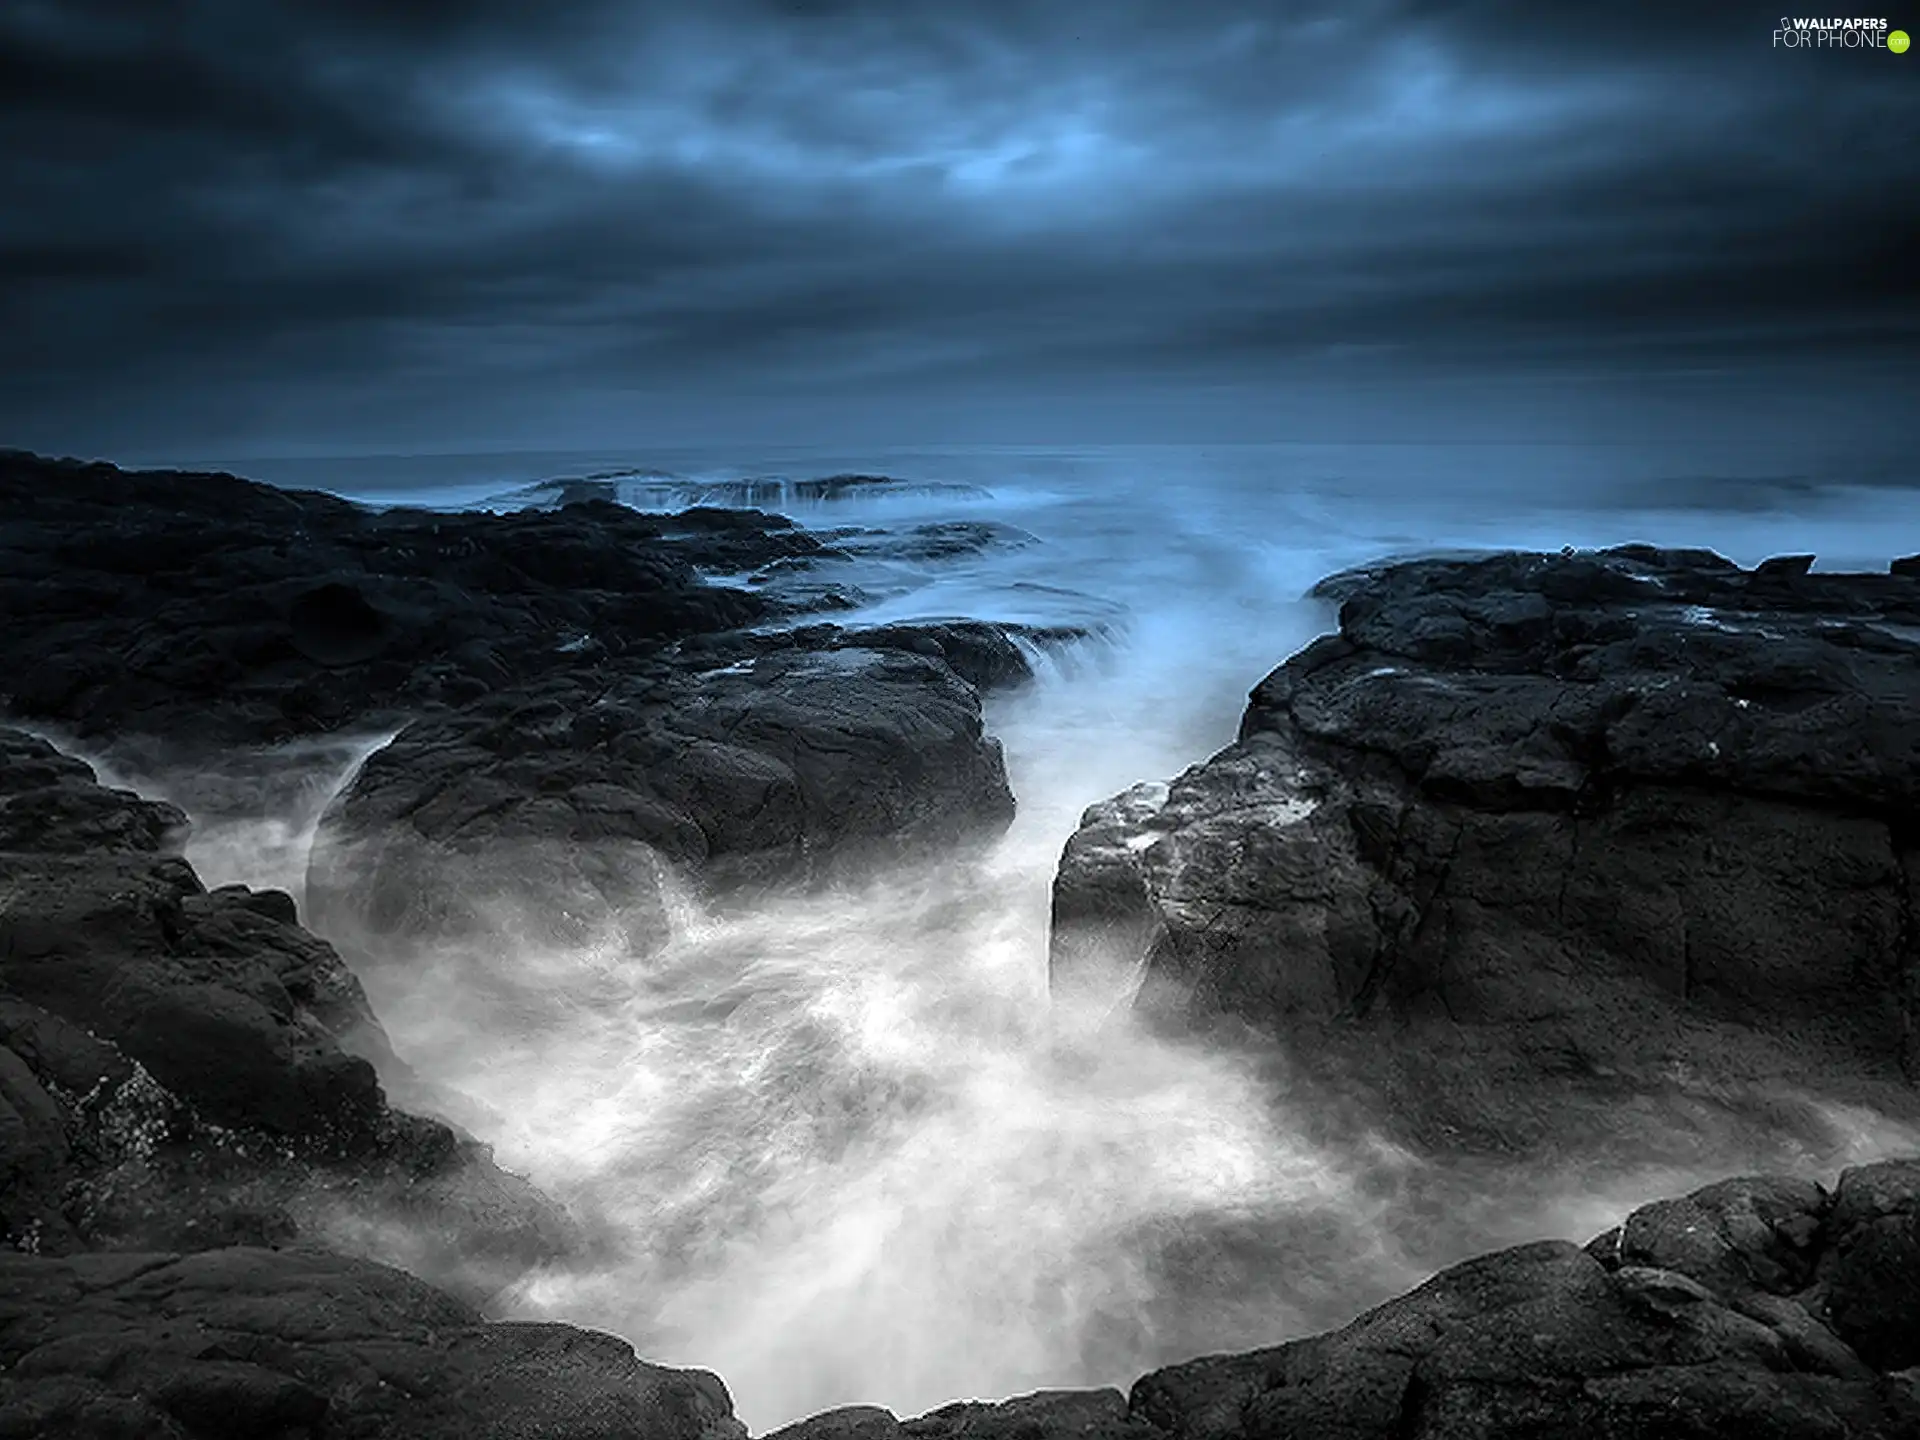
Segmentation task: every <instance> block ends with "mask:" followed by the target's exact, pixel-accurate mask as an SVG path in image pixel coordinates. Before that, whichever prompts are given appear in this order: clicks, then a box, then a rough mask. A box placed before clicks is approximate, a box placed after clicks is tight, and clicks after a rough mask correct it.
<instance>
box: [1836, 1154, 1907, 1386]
mask: <svg viewBox="0 0 1920 1440" xmlns="http://www.w3.org/2000/svg"><path fill="white" fill-rule="evenodd" d="M1827 1229H1828V1233H1827V1234H1826V1236H1825V1237H1824V1239H1825V1242H1826V1246H1827V1250H1826V1255H1825V1257H1824V1259H1823V1261H1822V1264H1821V1268H1820V1285H1821V1289H1822V1291H1823V1293H1824V1296H1825V1301H1826V1310H1827V1315H1828V1317H1829V1318H1830V1320H1831V1323H1832V1325H1833V1329H1834V1333H1836V1334H1837V1335H1839V1336H1840V1338H1841V1339H1843V1340H1845V1341H1846V1342H1847V1343H1848V1344H1849V1345H1851V1346H1852V1347H1853V1348H1854V1349H1855V1350H1857V1351H1858V1352H1859V1354H1860V1358H1861V1359H1863V1360H1865V1361H1866V1362H1867V1363H1868V1364H1870V1365H1873V1366H1876V1367H1877V1368H1879V1369H1882V1370H1904V1369H1907V1368H1909V1367H1911V1366H1915V1365H1920V1160H1904V1161H1889V1162H1886V1163H1884V1164H1880V1165H1869V1166H1865V1167H1863V1168H1861V1169H1858V1170H1849V1171H1847V1172H1846V1173H1845V1174H1844V1175H1842V1176H1841V1177H1840V1185H1839V1188H1838V1189H1837V1190H1836V1191H1835V1193H1834V1197H1833V1209H1832V1212H1831V1213H1830V1214H1829V1215H1828V1217H1827Z"/></svg>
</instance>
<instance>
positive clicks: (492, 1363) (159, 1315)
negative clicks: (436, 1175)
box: [0, 1248, 746, 1440]
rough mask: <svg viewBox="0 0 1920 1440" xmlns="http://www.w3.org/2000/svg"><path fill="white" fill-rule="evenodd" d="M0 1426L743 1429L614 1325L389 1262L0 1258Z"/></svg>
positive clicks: (652, 1432)
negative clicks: (489, 1296) (452, 1284)
mask: <svg viewBox="0 0 1920 1440" xmlns="http://www.w3.org/2000/svg"><path fill="white" fill-rule="evenodd" d="M0 1291H3V1292H4V1293H5V1295H6V1300H5V1302H4V1304H0V1435H5V1436H16V1435H19V1436H29V1435H31V1436H52V1435H76V1436H95V1435H99V1436H106V1435H155V1436H179V1437H184V1440H225V1437H242V1436H245V1437H252V1436H268V1435H274V1436H279V1435H287V1436H291V1435H307V1434H312V1435H321V1434H325V1435H353V1436H361V1437H366V1440H383V1437H391V1440H436V1437H444V1440H481V1437H489V1436H493V1437H501V1440H506V1437H512V1436H524V1435H534V1434H538V1435H541V1436H547V1437H552V1440H568V1437H580V1440H588V1437H592V1440H603V1437H608V1436H613V1435H645V1436H649V1437H659V1440H744V1437H745V1434H746V1431H745V1428H744V1427H743V1426H741V1425H740V1423H739V1422H738V1421H737V1420H735V1419H734V1418H733V1408H732V1402H731V1400H730V1399H729V1397H728V1395H727V1391H726V1387H725V1386H724V1385H722V1384H721V1383H720V1381H719V1380H718V1379H717V1378H716V1377H714V1376H713V1375H710V1374H708V1373H706V1372H704V1371H698V1370H672V1369H667V1368H665V1367H662V1366H658V1365H650V1364H647V1363H646V1362H645V1361H643V1360H640V1359H638V1358H637V1357H636V1356H635V1355H634V1353H633V1349H632V1347H631V1346H629V1345H627V1344H625V1343H624V1342H623V1341H620V1340H616V1339H615V1338H614V1337H612V1336H610V1335H602V1334H597V1333H595V1332H592V1331H586V1330H576V1329H574V1328H573V1327H571V1326H566V1325H528V1324H488V1323H486V1322H485V1321H483V1320H482V1319H481V1318H480V1316H479V1315H478V1314H476V1313H475V1312H474V1311H472V1310H471V1309H469V1308H468V1307H466V1306H465V1305H462V1304H461V1303H459V1302H458V1301H456V1300H454V1299H452V1298H451V1297H449V1296H446V1295H443V1294H441V1293H439V1292H438V1291H435V1290H434V1289H432V1288H431V1287H429V1286H427V1285H425V1284H423V1283H421V1282H420V1281H418V1280H415V1279H413V1278H412V1277H410V1276H407V1275H404V1274H402V1273H400V1272H399V1271H396V1270H389V1269H387V1268H386V1267H384V1266H380V1265H374V1264H371V1263H368V1262H366V1261H358V1260H349V1259H344V1258H341V1257H338V1256H331V1255H317V1254H302V1253H295V1252H288V1251H277V1252H276V1251H269V1250H259V1249H247V1248H238V1249H224V1250H214V1251H207V1252H203V1253H200V1254H193V1255H184V1256H183V1255H169V1254H140V1253H132V1254H114V1255H88V1256H72V1257H68V1258H65V1259H57V1260H56V1259H43V1258H36V1257H30V1256H21V1255H16V1256H8V1255H5V1254H0Z"/></svg>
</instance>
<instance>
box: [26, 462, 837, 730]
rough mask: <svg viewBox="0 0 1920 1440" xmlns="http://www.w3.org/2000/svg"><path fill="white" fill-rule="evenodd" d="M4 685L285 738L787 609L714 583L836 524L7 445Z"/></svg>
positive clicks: (32, 697) (652, 650) (65, 708)
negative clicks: (309, 488) (58, 458)
mask: <svg viewBox="0 0 1920 1440" xmlns="http://www.w3.org/2000/svg"><path fill="white" fill-rule="evenodd" d="M0 515H4V516H5V517H6V518H5V521H4V523H0V673H3V674H4V675H5V676H6V679H5V681H4V683H3V685H0V688H3V689H4V692H5V708H6V709H7V710H8V711H10V712H11V713H12V714H13V715H14V716H15V717H17V718H22V719H28V720H35V721H41V722H48V723H55V724H58V725H59V726H61V727H62V728H64V729H65V730H67V731H68V732H70V733H73V734H75V735H77V736H80V737H81V738H83V739H107V740H112V741H119V740H121V739H124V738H126V737H131V736H134V735H157V736H163V737H166V738H168V739H170V740H172V741H174V742H175V743H177V744H179V745H181V746H186V747H190V748H196V749H217V748H220V747H225V746H230V745H235V744H257V743H270V742H275V741H280V740H285V739H288V738H291V737H295V736H301V735H311V734H316V733H320V732H324V731H330V730H334V729H337V728H339V727H340V726H341V725H344V724H349V723H358V724H368V725H371V724H375V723H378V722H380V721H382V720H385V719H387V718H389V717H396V718H406V717H410V716H412V715H416V714H419V713H421V712H422V711H425V710H429V709H433V708H437V707H439V706H442V705H457V704H459V703H461V702H463V701H466V700H472V699H477V698H479V697H481V696H484V695H487V694H489V693H492V692H495V691H498V690H500V689H503V688H506V687H508V686H510V685H513V684H515V683H520V682H524V681H528V680H532V679H536V678H538V677H541V676H544V675H547V674H550V673H552V672H554V671H555V670H564V669H572V668H577V667H579V666H581V665H583V664H587V663H590V662H592V661H594V660H595V659H597V658H600V657H603V656H615V657H621V658H623V659H624V660H625V661H626V663H628V664H629V665H632V666H636V667H637V666H644V665H647V664H649V663H651V662H652V660H653V659H654V657H656V656H657V655H658V654H659V652H660V651H661V650H662V649H664V648H665V647H667V646H670V645H671V644H672V643H674V642H676V641H678V640H680V639H682V638H684V637H686V636H690V635H699V634H708V633H714V632H719V631H725V630H730V629H733V628H735V627H738V626H741V625H745V624H750V623H756V622H760V621H765V620H768V619H772V618H776V617H777V616H778V615H779V614H780V613H781V612H780V609H779V606H778V604H777V602H776V601H773V600H770V599H768V598H764V597H762V596H760V595H758V594H754V593H751V592H748V591H746V590H743V589H738V588H729V587H724V586H716V585H712V584H709V583H707V581H706V579H705V578H704V575H703V571H704V570H723V571H728V570H735V569H742V568H751V567H752V566H754V565H760V564H765V563H767V562H768V561H770V560H772V559H775V558H777V557H780V556H791V555H804V554H810V553H812V552H814V551H816V550H817V549H819V547H820V542H819V541H818V540H816V539H814V538H813V537H812V536H810V535H808V534H807V533H806V532H804V531H802V530H799V529H797V528H796V527H794V526H793V525H792V524H791V523H790V522H788V521H786V520H783V519H781V518H780V517H778V516H771V515H762V514H759V513H757V512H700V511H696V512H692V513H690V514H688V515H684V516H657V515H642V514H639V513H637V512H635V511H633V510H629V509H627V508H625V507H624V506H620V505H615V504H612V503H609V502H606V501H592V502H587V503H584V504H579V505H570V506H567V507H566V508H564V509H560V510H555V511H529V512H526V513H524V514H512V515H487V514H447V513H441V512H434V511H422V510H408V509H393V510H385V511H377V510H370V509H367V508H364V507H361V506H357V505H353V504H350V503H348V502H347V501H344V500H340V499H338V498H336V497H334V496H331V495H322V494H316V493H297V492H289V491H283V490H276V489H273V488H271V487H269V486H265V485H257V484H254V483H252V482H251V481H247V480H242V479H238V478H236V477H234V476H231V475H194V474H175V473H171V472H150V471H126V470H119V469H117V468H115V467H114V466H111V465H79V464H72V463H65V462H55V461H47V460H41V459H38V458H36V457H33V456H26V455H20V454H17V453H11V454H0Z"/></svg>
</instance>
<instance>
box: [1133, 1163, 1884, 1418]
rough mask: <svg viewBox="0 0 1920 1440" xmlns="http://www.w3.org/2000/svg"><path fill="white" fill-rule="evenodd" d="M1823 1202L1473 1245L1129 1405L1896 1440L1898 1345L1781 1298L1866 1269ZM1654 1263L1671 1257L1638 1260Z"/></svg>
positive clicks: (1185, 1371)
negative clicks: (1380, 1292)
mask: <svg viewBox="0 0 1920 1440" xmlns="http://www.w3.org/2000/svg"><path fill="white" fill-rule="evenodd" d="M1876 1172H1879V1173H1876ZM1849 1174H1850V1175H1860V1176H1862V1177H1866V1178H1864V1179H1862V1180H1858V1181H1855V1182H1853V1183H1854V1188H1855V1189H1856V1191H1857V1193H1858V1194H1859V1195H1860V1197H1861V1198H1860V1200H1859V1202H1858V1204H1859V1206H1860V1210H1861V1213H1863V1214H1864V1213H1879V1212H1880V1211H1882V1210H1883V1209H1885V1208H1886V1207H1888V1206H1892V1207H1895V1208H1896V1209H1897V1208H1898V1207H1901V1206H1910V1205H1911V1204H1912V1202H1913V1200H1914V1198H1915V1197H1916V1195H1920V1184H1917V1183H1916V1178H1915V1177H1916V1175H1917V1174H1920V1166H1913V1165H1907V1166H1904V1167H1873V1170H1872V1171H1860V1172H1849ZM1848 1184H1849V1182H1848V1178H1847V1177H1845V1176H1843V1177H1842V1181H1841V1187H1840V1188H1841V1190H1842V1191H1844V1190H1845V1189H1847V1188H1848ZM1868 1192H1873V1194H1874V1198H1873V1199H1871V1200H1869V1199H1867V1198H1866V1196H1867V1194H1868ZM1835 1206H1837V1201H1830V1200H1829V1197H1828V1196H1827V1195H1826V1193H1825V1192H1824V1191H1822V1190H1821V1189H1820V1188H1819V1187H1818V1186H1814V1185H1807V1184H1803V1183H1800V1182H1795V1181H1781V1180H1772V1179H1766V1178H1757V1177H1756V1178H1750V1179H1740V1180H1731V1181H1727V1182H1724V1183H1723V1184H1721V1185H1717V1186H1711V1187H1708V1188H1707V1189H1705V1190H1701V1191H1698V1192H1696V1193H1695V1194H1694V1195H1692V1196H1690V1197H1687V1198H1686V1199H1685V1200H1677V1201H1663V1202H1660V1203H1658V1204H1657V1205H1653V1206H1648V1207H1644V1208H1643V1209H1641V1210H1639V1211H1636V1212H1635V1213H1634V1214H1633V1215H1632V1216H1630V1217H1629V1218H1628V1219H1627V1221H1626V1222H1625V1224H1624V1225H1622V1226H1621V1227H1619V1228H1618V1229H1617V1230H1615V1231H1612V1232H1609V1233H1608V1235H1606V1236H1603V1237H1601V1239H1600V1240H1598V1241H1596V1242H1595V1243H1594V1244H1593V1245H1591V1246H1589V1247H1588V1248H1587V1249H1586V1250H1584V1251H1583V1250H1579V1249H1576V1248H1575V1247H1574V1246H1572V1245H1568V1244H1564V1243H1561V1242H1542V1243H1539V1244H1534V1245H1525V1246H1520V1247H1518V1248H1516V1249H1512V1250H1505V1251H1500V1252H1497V1253H1495V1254H1492V1255H1486V1256H1482V1257H1480V1258H1479V1259H1476V1260H1470V1261H1468V1262H1466V1263H1465V1264H1462V1265H1456V1266H1454V1267H1452V1268H1451V1269H1448V1270H1444V1271H1442V1272H1441V1273H1440V1274H1439V1275H1437V1276H1435V1277H1434V1278H1433V1279H1432V1280H1430V1281H1428V1282H1427V1283H1426V1284H1425V1285H1422V1286H1421V1287H1419V1288H1418V1289H1417V1290H1414V1291H1413V1292H1411V1293H1410V1294H1408V1295H1405V1296H1402V1297H1401V1298H1400V1299H1397V1300H1393V1301H1390V1302H1388V1303H1387V1304H1385V1305H1383V1306H1380V1307H1379V1308H1378V1309H1375V1310H1372V1311H1370V1312H1368V1313H1367V1314H1365V1315H1363V1316H1361V1317H1360V1318H1359V1319H1358V1320H1356V1321H1354V1322H1353V1323H1352V1324H1351V1325H1349V1326H1347V1327H1346V1328H1345V1329H1342V1330H1338V1331H1335V1332H1333V1333H1331V1334H1327V1335H1317V1336H1314V1337H1312V1338H1310V1339H1305V1340H1298V1341H1294V1342H1292V1343H1290V1344H1286V1345H1281V1346H1278V1347H1276V1348H1274V1349H1270V1350H1262V1351H1254V1352H1251V1353H1248V1354H1244V1355H1231V1356H1214V1357H1208V1358H1205V1359H1200V1360H1194V1361H1189V1362H1187V1363H1185V1364H1182V1365H1174V1366H1170V1367H1168V1368H1166V1369H1164V1370H1159V1371H1156V1372H1154V1373H1153V1374H1150V1375H1147V1376H1145V1377H1143V1378H1142V1379H1141V1380H1139V1381H1138V1382H1136V1384H1135V1385H1134V1387H1133V1390H1132V1393H1131V1395H1130V1397H1129V1414H1130V1415H1131V1416H1132V1417H1133V1418H1134V1419H1135V1420H1136V1421H1144V1422H1146V1423H1149V1424H1151V1425H1154V1426H1157V1427H1158V1428H1159V1429H1160V1430H1162V1431H1164V1432H1165V1433H1167V1434H1169V1435H1172V1436H1176V1437H1180V1440H1203V1437H1205V1440H1243V1437H1244V1440H1252V1437H1256V1436H1258V1437H1278V1436H1307V1435H1313V1436H1335V1437H1341V1440H1401V1437H1404V1436H1413V1435H1417V1436H1422V1437H1455V1436H1457V1437H1462V1440H1465V1437H1473V1440H1483V1437H1494V1436H1498V1437H1514V1440H1518V1437H1521V1436H1542V1437H1544V1436H1550V1435H1551V1436H1559V1435H1579V1436H1597V1437H1617V1440H1628V1437H1632V1440H1649V1437H1658V1440H1667V1437H1674V1440H1682V1437H1686V1440H1693V1437H1697V1440H1709V1437H1717V1436H1724V1435H1735V1434H1738V1435H1752V1436H1761V1437H1770V1440H1771V1437H1779V1440H1786V1437H1793V1440H1802V1437H1805V1440H1813V1437H1821V1440H1826V1437H1831V1440H1840V1437H1843V1436H1874V1437H1885V1440H1895V1437H1899V1440H1910V1437H1913V1436H1916V1435H1920V1395H1917V1394H1916V1393H1915V1392H1914V1391H1913V1389H1912V1388H1911V1387H1909V1386H1908V1385H1906V1384H1905V1383H1904V1382H1903V1381H1902V1380H1901V1379H1900V1378H1899V1377H1898V1376H1897V1375H1894V1374H1891V1373H1889V1371H1890V1370H1891V1369H1892V1368H1893V1366H1892V1362H1894V1361H1897V1360H1898V1359H1900V1358H1901V1356H1900V1355H1899V1354H1898V1353H1896V1354H1894V1355H1891V1356H1889V1355H1881V1356H1879V1357H1878V1358H1877V1359H1876V1357H1874V1356H1870V1355H1868V1354H1867V1353H1866V1352H1865V1351H1861V1352H1859V1353H1856V1352H1855V1351H1854V1349H1852V1348H1850V1346H1849V1344H1848V1343H1847V1341H1846V1339H1845V1337H1844V1336H1842V1335H1840V1334H1837V1333H1835V1331H1834V1330H1830V1329H1828V1328H1827V1327H1826V1326H1825V1325H1824V1324H1823V1323H1822V1322H1821V1321H1820V1320H1819V1319H1816V1318H1815V1317H1814V1315H1813V1314H1811V1313H1809V1311H1808V1309H1807V1308H1805V1307H1803V1306H1802V1305H1800V1304H1798V1303H1796V1301H1795V1300H1792V1299H1788V1298H1785V1297H1784V1296H1783V1295H1782V1294H1780V1293H1777V1292H1778V1289H1779V1287H1781V1286H1785V1285H1791V1284H1793V1283H1794V1282H1795V1281H1796V1280H1804V1279H1806V1278H1807V1277H1808V1276H1810V1275H1811V1274H1812V1273H1813V1272H1814V1270H1816V1269H1817V1270H1819V1271H1820V1272H1821V1273H1822V1274H1826V1273H1830V1272H1834V1273H1837V1272H1839V1271H1841V1270H1844V1269H1846V1268H1847V1267H1848V1266H1849V1265H1852V1266H1854V1267H1855V1270H1856V1272H1857V1273H1866V1271H1867V1269H1868V1267H1869V1264H1870V1261H1869V1257H1868V1256H1867V1255H1866V1254H1865V1253H1864V1251H1862V1250H1859V1249H1858V1248H1857V1247H1862V1246H1865V1247H1867V1248H1868V1249H1871V1247H1872V1244H1873V1242H1872V1240H1871V1239H1870V1238H1869V1237H1867V1236H1865V1235H1863V1234H1860V1233H1858V1232H1856V1231H1852V1230H1848V1229H1845V1228H1843V1227H1837V1226H1835V1225H1833V1224H1832V1223H1831V1221H1832V1218H1833V1217H1832V1215H1831V1214H1830V1213H1829V1211H1830V1209H1832V1208H1834V1207H1835ZM1689 1226H1694V1227H1697V1233H1692V1234H1690V1233H1689V1231H1688V1227H1689ZM1623 1237H1626V1238H1624V1239H1623ZM1635 1237H1638V1238H1635ZM1783 1247H1784V1251H1785V1252H1790V1253H1791V1256H1792V1258H1791V1260H1790V1262H1788V1263H1786V1264H1782V1263H1780V1262H1779V1261H1778V1260H1777V1259H1776V1258H1774V1257H1777V1256H1778V1255H1779V1254H1780V1253H1782V1251H1783ZM1660 1256H1665V1257H1666V1258H1668V1259H1670V1260H1672V1261H1673V1262H1674V1264H1675V1265H1676V1266H1677V1267H1678V1268H1666V1267H1663V1266H1661V1265H1658V1264H1653V1263H1648V1262H1649V1261H1651V1260H1653V1259H1655V1258H1657V1257H1660ZM1742 1257H1746V1258H1742ZM1754 1260H1757V1264H1754V1263H1750V1262H1752V1261H1754ZM1895 1283H1897V1282H1895ZM1894 1288H1895V1285H1894V1284H1889V1285H1888V1286H1887V1287H1886V1288H1885V1291H1884V1298H1890V1297H1891V1295H1892V1293H1893V1290H1894ZM1810 1293H1811V1292H1810ZM1913 1293H1915V1292H1913V1291H1912V1290H1909V1291H1908V1294H1909V1295H1911V1294H1913ZM1912 1303H1913V1302H1912V1301H1911V1300H1910V1299H1909V1300H1908V1301H1906V1304H1907V1305H1908V1306H1909V1307H1910V1306H1911V1305H1912ZM1884 1313H1885V1315H1886V1318H1888V1319H1893V1318H1894V1313H1893V1312H1891V1311H1888V1312H1884ZM1907 1333H1908V1334H1912V1333H1914V1331H1913V1329H1912V1327H1911V1323H1910V1322H1909V1329H1908V1332H1907Z"/></svg>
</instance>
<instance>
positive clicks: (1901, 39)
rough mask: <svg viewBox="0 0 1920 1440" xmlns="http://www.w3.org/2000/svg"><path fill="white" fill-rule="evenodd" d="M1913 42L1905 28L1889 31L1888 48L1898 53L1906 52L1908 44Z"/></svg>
mask: <svg viewBox="0 0 1920 1440" xmlns="http://www.w3.org/2000/svg"><path fill="white" fill-rule="evenodd" d="M1912 43H1913V42H1912V41H1910V40H1908V39H1907V32H1906V31H1904V30H1889V31H1888V32H1887V49H1889V50H1891V51H1893V53H1894V54H1896V55H1904V54H1906V53H1907V46H1908V45H1910V44H1912Z"/></svg>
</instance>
